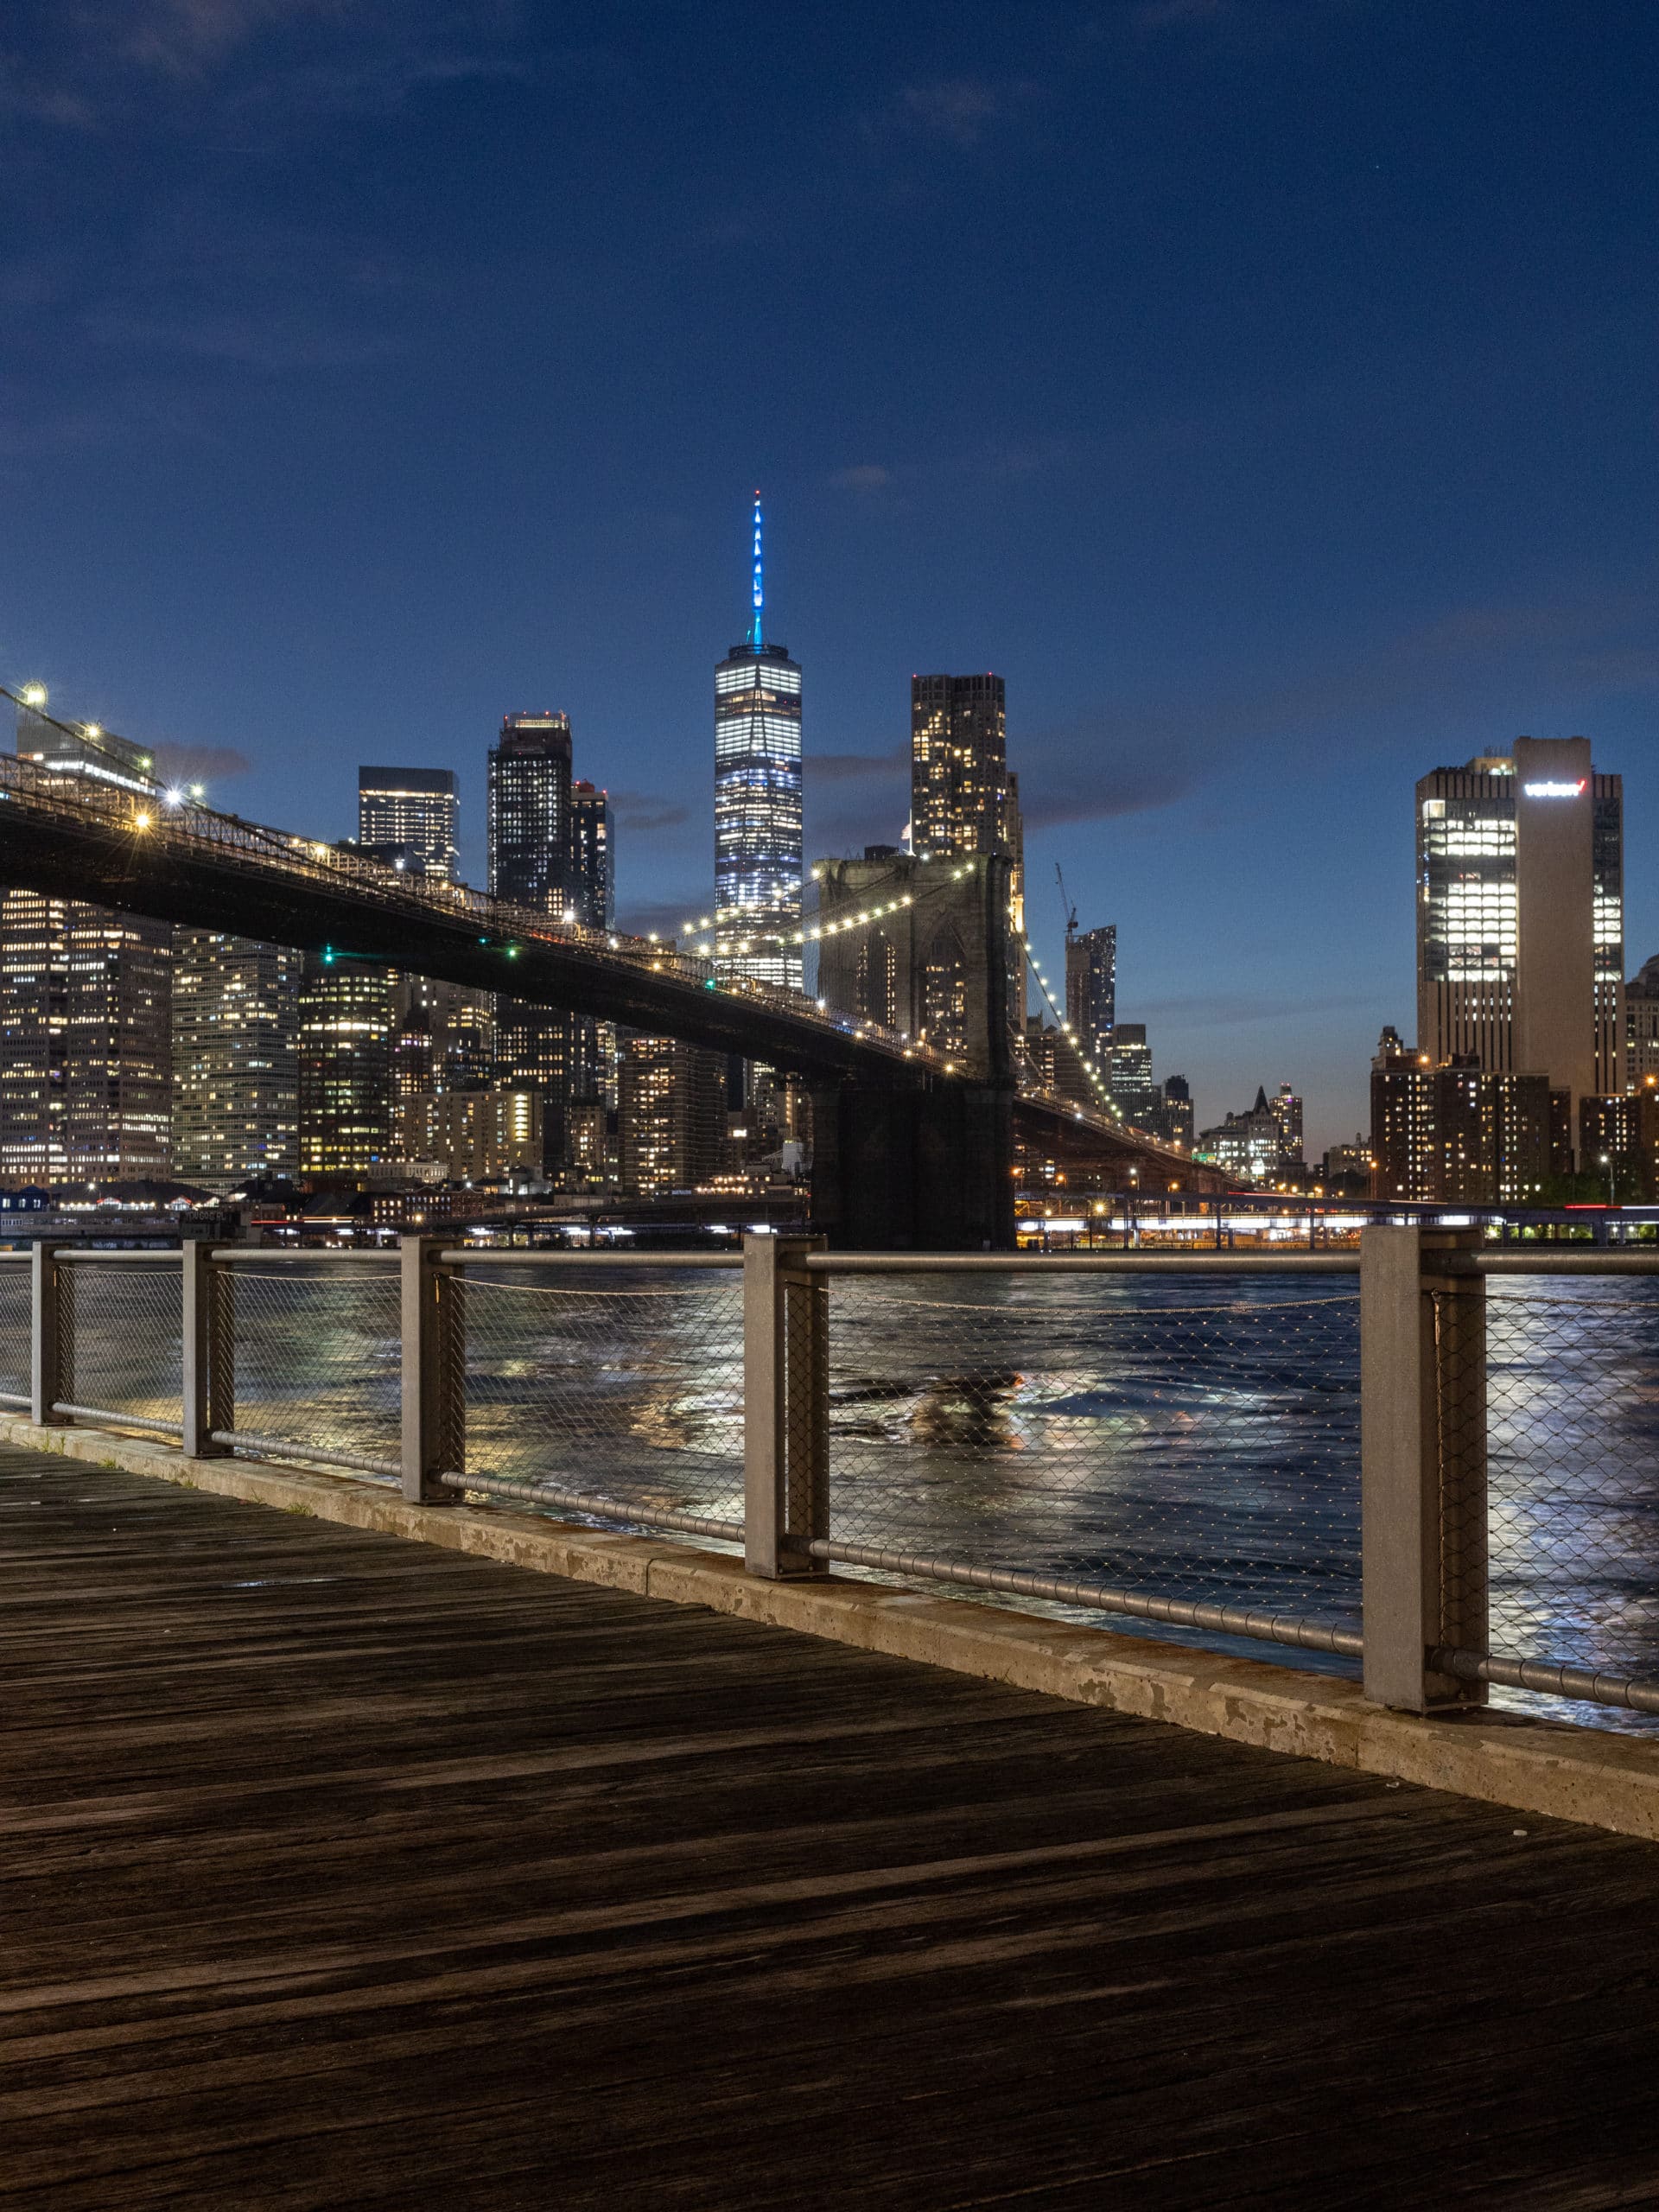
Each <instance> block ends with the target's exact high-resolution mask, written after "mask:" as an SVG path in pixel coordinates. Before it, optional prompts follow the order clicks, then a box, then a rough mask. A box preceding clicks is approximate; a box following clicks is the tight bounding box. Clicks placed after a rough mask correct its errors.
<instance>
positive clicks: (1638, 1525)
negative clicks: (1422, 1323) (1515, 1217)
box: [1484, 1278, 1659, 1726]
mask: <svg viewBox="0 0 1659 2212" xmlns="http://www.w3.org/2000/svg"><path fill="white" fill-rule="evenodd" d="M1484 1394H1485V1400H1486V1407H1485V1421H1486V1453H1487V1457H1486V1472H1487V1481H1488V1484H1489V1509H1488V1510H1489V1539H1488V1559H1487V1576H1488V1599H1487V1602H1488V1607H1489V1616H1490V1625H1489V1630H1488V1633H1489V1637H1490V1646H1489V1648H1490V1649H1491V1650H1492V1651H1494V1652H1498V1653H1503V1654H1508V1655H1512V1656H1516V1657H1520V1658H1522V1659H1535V1658H1536V1659H1548V1660H1561V1661H1565V1662H1567V1663H1568V1664H1570V1665H1573V1666H1575V1667H1583V1668H1588V1669H1596V1670H1599V1671H1604V1672H1606V1673H1608V1674H1612V1675H1634V1676H1638V1677H1643V1678H1645V1679H1646V1680H1647V1681H1656V1680H1659V1283H1654V1284H1650V1283H1649V1282H1647V1281H1643V1280H1641V1279H1639V1278H1638V1279H1628V1278H1627V1279H1622V1280H1617V1281H1601V1282H1598V1281H1595V1280H1593V1279H1578V1280H1574V1281H1573V1282H1572V1283H1571V1284H1570V1285H1567V1284H1563V1283H1561V1282H1560V1281H1548V1279H1545V1281H1543V1282H1538V1283H1535V1282H1501V1281H1499V1282H1494V1283H1492V1284H1491V1286H1490V1288H1489V1292H1488V1296H1487V1301H1486V1365H1485V1374H1484ZM1494 1695H1495V1696H1497V1697H1499V1698H1509V1699H1511V1700H1512V1699H1513V1698H1515V1697H1516V1696H1519V1695H1521V1693H1518V1692H1504V1691H1498V1692H1495V1693H1494ZM1572 1713H1573V1719H1578V1720H1585V1719H1591V1718H1592V1717H1594V1715H1593V1714H1592V1712H1591V1711H1589V1710H1587V1709H1586V1707H1584V1706H1581V1705H1575V1706H1573V1708H1572ZM1625 1718H1626V1719H1630V1716H1628V1715H1627V1716H1625ZM1645 1725H1649V1726H1651V1725H1652V1724H1651V1723H1650V1722H1649V1723H1647V1724H1645Z"/></svg>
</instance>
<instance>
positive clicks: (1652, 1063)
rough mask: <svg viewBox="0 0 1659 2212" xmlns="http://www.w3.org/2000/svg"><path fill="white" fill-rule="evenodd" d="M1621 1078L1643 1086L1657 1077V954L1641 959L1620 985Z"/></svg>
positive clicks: (1658, 993)
mask: <svg viewBox="0 0 1659 2212" xmlns="http://www.w3.org/2000/svg"><path fill="white" fill-rule="evenodd" d="M1624 1051H1625V1080H1626V1082H1627V1084H1629V1087H1630V1089H1631V1090H1645V1089H1646V1088H1647V1086H1648V1080H1649V1077H1653V1078H1654V1079H1655V1080H1656V1081H1659V957H1656V958H1654V959H1652V960H1644V961H1643V963H1642V965H1641V967H1640V968H1639V969H1637V972H1636V974H1635V975H1634V976H1631V977H1630V981H1629V982H1628V983H1626V984H1625V986H1624Z"/></svg>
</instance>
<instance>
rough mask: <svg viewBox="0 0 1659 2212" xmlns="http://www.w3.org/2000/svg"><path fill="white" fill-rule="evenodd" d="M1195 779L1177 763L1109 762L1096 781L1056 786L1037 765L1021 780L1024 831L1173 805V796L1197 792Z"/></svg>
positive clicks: (1057, 826)
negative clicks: (1130, 764)
mask: <svg viewBox="0 0 1659 2212" xmlns="http://www.w3.org/2000/svg"><path fill="white" fill-rule="evenodd" d="M1016 765H1017V764H1016ZM1199 780H1200V779H1199V778H1198V775H1197V773H1196V772H1194V771H1193V770H1192V768H1190V767H1187V766H1184V765H1182V764H1180V763H1177V762H1166V763H1165V764H1162V765H1160V766H1154V765H1152V764H1150V763H1147V764H1143V765H1139V766H1123V765H1121V764H1117V763H1112V764H1109V765H1105V766H1103V767H1102V769H1101V770H1100V772H1099V773H1098V776H1097V779H1093V780H1089V781H1084V782H1082V783H1079V784H1075V785H1071V786H1070V787H1069V788H1066V789H1065V790H1061V789H1058V788H1055V787H1054V786H1053V785H1052V783H1051V781H1050V779H1049V778H1048V777H1047V776H1046V774H1045V772H1044V771H1043V770H1042V769H1041V768H1040V767H1039V768H1038V769H1036V770H1035V771H1027V774H1025V775H1021V777H1020V813H1021V815H1022V816H1023V817H1024V819H1025V823H1026V827H1027V829H1059V828H1060V827H1061V826H1062V825H1063V824H1065V823H1072V822H1112V821H1116V820H1117V819H1118V818H1119V817H1121V816H1122V815H1126V814H1150V813H1153V812H1154V811H1155V810H1157V809H1158V808H1159V807H1162V806H1173V805H1174V804H1175V802H1176V800H1177V799H1182V798H1187V797H1189V796H1190V794H1191V793H1192V792H1193V791H1196V790H1197V789H1198V783H1199ZM1028 781H1029V785H1030V788H1029V790H1028V789H1027V782H1028Z"/></svg>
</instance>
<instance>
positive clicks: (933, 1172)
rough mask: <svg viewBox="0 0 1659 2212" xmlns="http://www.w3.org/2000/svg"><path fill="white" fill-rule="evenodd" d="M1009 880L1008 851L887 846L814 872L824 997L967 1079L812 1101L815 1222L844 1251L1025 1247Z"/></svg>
mask: <svg viewBox="0 0 1659 2212" xmlns="http://www.w3.org/2000/svg"><path fill="white" fill-rule="evenodd" d="M1010 873H1011V867H1010V862H1009V861H1008V860H1007V858H1006V857H1005V856H1003V855H999V854H977V855H968V856H966V857H962V858H957V857H955V856H948V857H944V858H939V859H935V860H918V859H916V858H914V857H913V856H912V855H910V854H908V853H904V852H900V851H898V850H896V849H893V848H891V847H885V846H872V847H869V848H868V849H867V851H866V853H865V855H864V858H863V859H862V860H859V861H823V862H822V863H820V865H819V867H818V868H817V870H816V871H815V875H816V881H817V896H818V909H817V928H818V929H819V931H821V935H820V938H819V939H818V943H817V954H818V973H817V995H818V996H819V997H820V998H822V999H823V1000H824V1001H825V1002H826V1004H827V1006H828V1007H829V1008H830V1009H831V1010H832V1011H833V1012H836V1013H838V1014H844V1015H849V1016H851V1017H853V1018H855V1019H856V1020H866V1021H872V1022H875V1023H879V1024H880V1026H881V1027H883V1028H886V1029H889V1030H896V1031H897V1032H899V1034H901V1035H902V1036H905V1037H906V1038H909V1039H914V1040H915V1041H916V1042H917V1043H918V1045H921V1044H925V1045H931V1046H932V1047H933V1048H934V1050H935V1051H936V1052H943V1053H944V1056H945V1060H946V1065H947V1069H948V1070H949V1071H950V1073H951V1074H952V1075H955V1076H959V1075H961V1074H963V1073H964V1072H965V1073H967V1074H968V1075H969V1077H970V1080H969V1082H968V1083H966V1084H963V1083H962V1082H960V1081H953V1082H950V1083H938V1082H937V1081H934V1080H933V1079H931V1078H929V1077H922V1076H919V1075H918V1078H917V1080H916V1082H915V1083H914V1084H904V1083H902V1082H899V1081H897V1080H895V1081H894V1082H893V1083H892V1084H872V1083H861V1084H858V1085H856V1086H853V1085H849V1084H842V1085H840V1086H838V1087H837V1088H835V1089H832V1090H831V1089H824V1090H817V1091H815V1092H814V1094H813V1102H812V1105H813V1122H812V1130H813V1167H812V1217H813V1221H814V1224H815V1225H816V1226H817V1227H819V1228H821V1229H822V1230H823V1231H824V1232H825V1234H827V1235H828V1236H829V1237H830V1238H831V1239H832V1241H833V1242H835V1243H837V1244H842V1245H845V1246H848V1247H862V1248H865V1249H883V1248H887V1249H900V1250H902V1249H915V1250H929V1249H931V1250H938V1251H960V1250H964V1249H965V1250H970V1251H976V1250H980V1249H987V1248H988V1249H991V1250H996V1251H1000V1250H1005V1249H1010V1248H1011V1247H1012V1245H1013V1243H1014V1135H1013V1105H1014V1073H1013V1058H1012V1052H1011V1050H1010V1045H1011V1029H1010V1012H1009V1003H1008V968H1009V958H1008V948H1009V930H1008V900H1009V896H1010Z"/></svg>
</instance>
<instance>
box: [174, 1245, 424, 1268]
mask: <svg viewBox="0 0 1659 2212" xmlns="http://www.w3.org/2000/svg"><path fill="white" fill-rule="evenodd" d="M207 1256H208V1258H209V1259H210V1260H255V1261H260V1262H264V1261H266V1260H276V1261H278V1262H290V1263H291V1262H296V1261H299V1260H312V1261H317V1260H321V1261H322V1262H325V1263H326V1264H327V1265H328V1266H329V1267H333V1266H334V1265H335V1263H336V1262H339V1261H341V1260H355V1261H358V1262H363V1261H365V1260H373V1261H378V1262H379V1264H380V1265H381V1266H382V1267H383V1268H395V1267H397V1266H398V1265H399V1264H400V1259H399V1255H398V1250H397V1246H396V1245H395V1244H388V1245H386V1246H385V1247H384V1248H383V1249H378V1250H376V1251H372V1252H359V1251H354V1250H353V1249H350V1248H349V1247H346V1248H343V1249H340V1250H339V1251H330V1250H327V1249H324V1248H322V1247H321V1246H314V1247H313V1248H312V1249H309V1250H300V1251H296V1250H295V1249H294V1248H293V1246H292V1245H288V1244H215V1245H214V1246H213V1249H212V1250H211V1251H210V1252H209V1253H208V1255H207Z"/></svg>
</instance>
